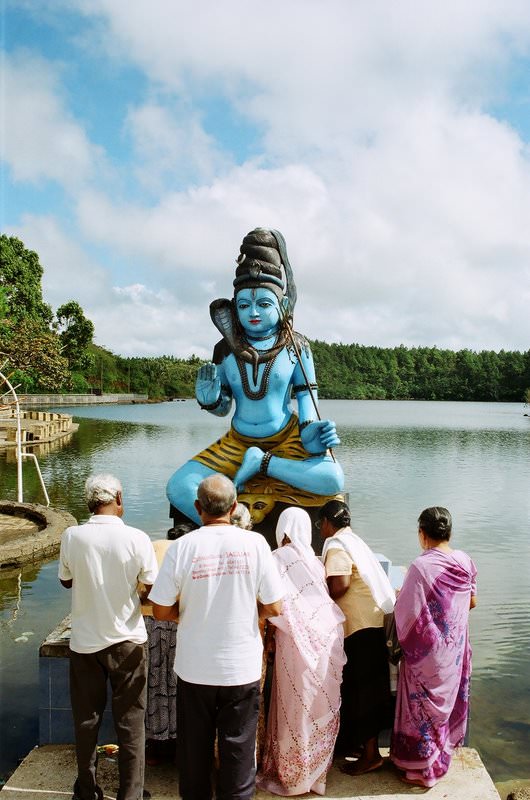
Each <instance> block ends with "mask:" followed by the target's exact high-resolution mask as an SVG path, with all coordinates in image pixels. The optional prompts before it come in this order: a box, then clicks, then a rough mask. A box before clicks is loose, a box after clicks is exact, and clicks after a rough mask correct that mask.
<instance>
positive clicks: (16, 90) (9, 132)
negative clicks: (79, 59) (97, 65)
mask: <svg viewBox="0 0 530 800" xmlns="http://www.w3.org/2000/svg"><path fill="white" fill-rule="evenodd" d="M2 66H3V70H4V75H3V98H2V101H3V103H4V109H3V111H2V117H3V124H4V135H3V136H2V141H3V145H2V151H1V158H2V160H3V161H5V162H6V163H7V164H8V165H9V167H10V169H11V173H12V176H13V179H14V181H17V182H18V181H28V182H31V183H38V182H41V181H44V180H53V181H57V182H58V183H59V184H61V185H62V186H63V187H65V188H68V189H69V190H73V189H74V188H75V187H76V186H78V185H79V184H80V183H81V182H83V181H86V180H87V179H88V178H89V176H90V174H91V170H92V169H93V168H94V166H95V163H96V162H97V161H98V160H99V159H100V158H101V157H102V151H101V150H100V148H98V147H96V146H95V145H93V144H92V143H91V142H90V141H89V139H88V137H87V136H86V134H85V132H84V130H83V129H82V127H81V126H80V125H79V124H78V123H77V122H76V121H75V119H74V118H73V117H72V115H71V114H70V113H69V112H68V109H67V106H66V98H64V97H63V96H62V93H61V86H60V82H59V79H58V75H57V71H56V70H55V69H54V68H53V67H52V66H51V64H50V63H49V62H47V61H45V60H44V59H42V58H40V57H39V56H37V55H35V54H33V53H29V52H26V51H19V52H18V53H16V54H15V55H7V54H4V58H3V65H2Z"/></svg>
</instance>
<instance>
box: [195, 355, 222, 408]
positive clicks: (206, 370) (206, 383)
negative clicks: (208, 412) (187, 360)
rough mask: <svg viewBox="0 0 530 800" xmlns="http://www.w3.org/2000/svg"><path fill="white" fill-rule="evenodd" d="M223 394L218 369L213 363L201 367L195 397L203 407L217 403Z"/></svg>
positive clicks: (196, 382)
mask: <svg viewBox="0 0 530 800" xmlns="http://www.w3.org/2000/svg"><path fill="white" fill-rule="evenodd" d="M220 394H221V378H220V377H219V375H218V371H217V367H216V365H215V364H212V363H211V362H210V363H208V364H204V365H203V366H202V367H199V371H198V372H197V380H196V381H195V396H196V398H197V400H198V401H199V403H201V405H203V406H209V405H210V404H211V403H215V402H217V400H218V399H219V395H220Z"/></svg>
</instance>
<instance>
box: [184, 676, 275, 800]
mask: <svg viewBox="0 0 530 800" xmlns="http://www.w3.org/2000/svg"><path fill="white" fill-rule="evenodd" d="M259 695H260V689H259V681H255V682H254V683H246V684H243V685H242V686H209V685H204V684H200V683H188V682H187V681H183V680H182V678H178V679H177V739H178V762H179V778H180V785H179V789H180V794H181V796H182V799H183V800H211V798H212V768H213V758H214V742H215V735H216V734H217V741H218V748H219V771H218V774H217V781H216V791H215V796H216V800H250V798H251V797H253V795H254V788H255V780H256V727H257V723H258V710H259ZM181 732H182V734H181Z"/></svg>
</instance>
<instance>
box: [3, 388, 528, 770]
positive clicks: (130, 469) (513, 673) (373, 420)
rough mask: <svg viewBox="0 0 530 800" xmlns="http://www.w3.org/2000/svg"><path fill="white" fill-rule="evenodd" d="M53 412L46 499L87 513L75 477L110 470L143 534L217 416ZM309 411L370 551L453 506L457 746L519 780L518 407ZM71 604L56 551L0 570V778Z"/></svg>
mask: <svg viewBox="0 0 530 800" xmlns="http://www.w3.org/2000/svg"><path fill="white" fill-rule="evenodd" d="M62 410H65V411H67V412H68V413H72V414H74V416H75V418H76V421H78V422H80V428H79V431H78V432H77V433H76V434H75V435H74V436H73V438H72V440H71V442H70V443H69V444H67V445H66V446H64V447H62V448H60V449H57V450H54V451H52V452H50V453H49V454H47V455H40V456H39V463H40V465H41V469H42V472H43V476H44V479H45V482H46V486H47V488H48V492H49V495H50V498H51V503H52V505H53V506H56V507H59V508H65V509H67V510H68V511H70V512H71V513H72V514H73V515H74V516H75V517H77V519H79V520H80V521H81V520H84V519H86V517H87V515H88V514H87V511H86V508H85V505H84V501H83V496H82V492H83V484H84V481H85V479H86V477H87V476H88V475H89V474H90V473H93V472H103V471H104V472H113V473H115V474H117V475H118V476H119V477H120V478H121V480H122V481H123V484H124V502H125V516H126V520H127V521H128V522H130V524H132V525H135V526H137V527H139V528H143V529H144V530H146V531H148V532H149V533H150V534H151V535H152V538H160V537H163V536H165V532H166V530H167V528H168V526H169V519H168V503H167V501H166V498H165V494H164V488H165V484H166V481H167V479H168V477H169V476H170V475H171V473H172V472H173V471H174V469H175V468H176V467H177V466H179V465H181V464H182V463H183V462H184V461H186V460H187V459H188V458H189V457H190V456H192V455H194V454H195V453H196V452H198V451H199V450H200V449H202V448H203V447H204V446H205V445H206V444H209V443H210V442H211V441H213V440H214V439H216V438H218V436H219V435H220V434H221V433H222V432H224V430H225V429H226V426H227V420H226V419H224V420H223V419H217V418H215V417H213V416H212V415H210V414H207V413H206V412H203V411H200V409H199V408H198V407H197V405H196V403H195V402H194V401H185V402H174V403H162V404H158V405H142V406H109V407H106V406H95V407H83V408H72V409H62ZM321 410H322V414H323V416H325V417H331V418H332V419H334V420H335V421H336V422H337V426H338V430H339V435H340V437H341V439H342V445H341V446H340V448H337V449H336V457H337V459H338V460H339V461H340V463H341V464H342V466H343V469H344V473H345V477H346V487H347V490H348V491H349V493H350V505H351V508H352V513H353V527H354V529H355V530H356V532H357V533H359V534H360V535H361V536H362V537H363V538H364V539H365V540H366V541H367V542H368V543H369V544H370V546H371V547H372V548H373V549H374V550H376V551H379V552H383V553H385V554H386V555H387V556H388V557H389V558H390V559H391V560H392V561H393V562H394V563H395V564H408V563H410V561H411V560H412V559H413V558H415V556H416V555H417V554H418V552H419V551H418V543H417V533H416V531H417V524H416V520H417V517H418V514H419V512H420V511H421V510H422V509H423V508H425V507H427V506H430V505H443V506H446V507H447V508H449V510H450V511H451V513H452V515H453V539H452V543H453V544H454V545H455V546H456V547H459V548H461V549H464V550H466V551H467V552H468V553H469V554H470V555H471V556H472V557H473V559H474V561H475V563H476V565H477V567H478V573H479V586H478V600H479V602H478V606H477V608H476V609H475V610H474V611H473V612H472V613H471V615H470V619H471V622H470V628H471V640H472V645H473V681H472V701H471V721H470V742H469V743H470V745H471V746H473V747H476V748H477V749H478V750H479V752H480V753H481V755H482V757H483V759H484V761H485V763H486V766H487V768H488V769H489V771H490V773H491V775H492V776H493V778H494V779H495V780H496V781H502V780H508V779H511V778H529V777H530V759H529V756H528V753H529V752H530V668H529V657H530V535H529V533H530V417H525V416H524V415H523V408H522V406H521V405H518V404H511V403H498V404H489V403H433V402H385V401H340V400H336V401H323V402H322V403H321ZM24 477H25V491H24V500H25V501H26V502H43V499H42V496H41V494H40V488H39V485H38V481H37V479H36V476H35V470H34V467H33V466H32V465H31V464H30V463H26V464H25V466H24ZM0 497H2V499H13V500H14V499H16V474H15V464H14V462H13V460H12V456H6V455H5V454H0ZM69 602H70V598H69V593H68V592H67V591H66V590H64V589H62V588H61V587H60V585H59V583H58V580H57V562H56V561H51V562H47V563H43V564H40V565H38V566H32V567H28V568H26V569H24V570H22V571H21V572H15V573H11V574H9V575H4V576H0V648H1V654H2V658H1V665H0V692H1V709H0V726H1V727H0V730H1V731H2V736H1V737H0V738H1V745H0V746H1V752H0V774H5V773H6V772H7V771H9V770H11V769H13V768H14V766H15V765H16V763H17V759H18V758H20V757H23V756H24V755H26V753H27V752H28V751H29V750H30V749H31V747H32V746H33V745H34V744H35V743H36V742H37V740H38V647H39V644H40V642H41V641H42V640H43V639H44V638H45V637H46V635H47V634H48V633H49V632H50V631H51V630H52V629H53V628H54V627H55V625H56V624H57V623H58V622H59V621H60V620H61V619H62V618H63V617H64V616H65V615H66V614H67V613H68V612H69ZM17 639H18V640H19V641H17Z"/></svg>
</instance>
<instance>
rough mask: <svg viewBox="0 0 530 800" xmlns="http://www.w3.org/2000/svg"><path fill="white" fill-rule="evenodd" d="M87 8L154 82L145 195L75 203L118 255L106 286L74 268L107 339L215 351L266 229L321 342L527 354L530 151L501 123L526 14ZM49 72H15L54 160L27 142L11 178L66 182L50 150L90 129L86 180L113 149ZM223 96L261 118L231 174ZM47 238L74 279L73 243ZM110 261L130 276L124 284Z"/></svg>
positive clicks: (141, 107)
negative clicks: (251, 249) (221, 137)
mask: <svg viewBox="0 0 530 800" xmlns="http://www.w3.org/2000/svg"><path fill="white" fill-rule="evenodd" d="M73 6H74V4H72V6H71V7H73ZM78 7H79V8H81V10H82V11H83V13H84V14H85V15H86V20H89V19H90V20H92V21H96V22H97V26H98V33H99V34H101V36H100V37H99V39H98V42H97V43H96V40H95V38H94V39H93V41H91V39H90V36H89V35H88V33H89V31H90V26H89V25H88V26H87V27H86V28H85V29H84V30H83V31H82V34H83V42H84V46H85V47H87V46H92V47H102V48H103V49H104V50H105V49H106V52H107V56H108V57H109V58H113V59H115V60H116V61H117V62H122V63H128V64H129V63H133V64H134V65H136V66H137V67H139V68H140V69H141V70H142V71H143V73H144V77H145V78H146V85H147V87H148V89H147V99H146V97H145V96H138V98H137V102H136V103H135V104H134V105H131V106H130V108H129V112H128V116H127V117H126V119H124V121H123V125H124V130H125V131H126V133H127V135H128V136H129V137H130V140H131V141H132V142H133V144H134V150H135V155H136V158H135V160H134V162H130V163H127V164H126V165H125V169H124V172H125V170H127V173H128V174H133V175H135V177H136V180H137V181H138V182H139V185H140V187H144V188H145V189H146V190H148V191H149V193H150V195H149V197H148V198H147V199H146V201H145V203H143V204H140V203H138V202H137V201H134V202H133V201H130V202H129V203H128V204H124V203H123V202H121V201H118V200H116V199H115V193H111V192H108V191H106V190H105V188H103V187H102V184H101V181H99V182H98V180H97V176H96V179H95V180H93V181H92V182H91V185H90V187H88V186H87V185H79V186H77V187H76V191H75V196H74V203H73V205H72V209H73V213H74V214H75V222H76V224H77V225H78V226H79V231H78V233H75V232H74V231H72V232H71V234H70V236H71V237H74V236H78V239H77V242H74V241H73V239H70V246H71V247H76V248H77V249H78V252H79V253H83V252H84V248H85V244H84V243H85V242H90V243H91V244H96V245H97V246H98V247H99V248H100V250H101V252H107V254H108V255H107V258H106V262H105V263H106V264H108V265H109V266H108V268H107V267H105V269H103V267H100V269H101V270H103V272H102V277H101V280H99V279H97V280H95V281H91V286H90V287H89V288H88V287H87V288H85V287H83V285H82V284H83V279H84V278H83V274H79V282H80V284H79V286H80V290H82V291H84V292H86V293H87V298H89V303H90V305H91V307H93V309H94V313H96V314H97V315H98V316H97V335H98V340H99V341H100V342H101V343H102V344H106V345H107V346H109V347H110V348H111V349H113V350H116V351H117V352H123V353H129V354H131V353H134V352H138V353H140V352H166V353H171V352H173V353H175V354H177V355H188V354H190V353H192V352H197V353H199V354H201V355H202V354H205V353H207V352H209V350H210V348H211V345H212V344H213V342H214V341H215V338H216V332H215V329H214V328H213V325H212V324H211V323H210V320H209V316H208V310H207V307H208V304H209V302H210V301H211V300H212V299H214V298H215V297H219V296H227V295H228V296H229V295H230V294H231V287H232V280H233V275H234V268H235V265H234V259H235V257H236V255H237V252H238V248H239V244H240V242H241V239H242V237H243V236H244V234H245V233H246V232H247V231H248V230H250V229H251V228H253V227H255V226H257V225H264V226H269V227H276V228H279V229H280V230H281V231H282V232H283V233H284V235H285V237H286V240H287V246H288V252H289V255H290V258H291V262H292V264H293V269H294V274H295V278H296V282H297V285H298V291H299V303H298V306H297V310H296V315H295V323H296V327H297V328H298V329H299V330H301V331H302V332H304V333H306V334H307V335H309V336H311V337H314V338H321V339H326V340H334V341H343V342H352V341H359V342H363V343H365V344H379V345H382V346H385V345H396V344H399V343H401V342H403V343H404V344H408V345H413V344H414V345H421V344H436V345H438V346H440V347H444V346H450V347H455V348H459V347H473V348H476V349H480V348H482V347H488V348H492V349H500V348H501V347H504V348H507V349H508V348H518V349H527V348H528V342H529V341H530V315H528V312H527V308H528V301H529V300H530V296H529V291H530V290H529V288H528V287H529V286H530V280H529V279H530V267H529V266H528V265H530V229H529V226H528V224H527V220H528V218H529V216H530V181H529V178H530V174H529V168H530V165H529V150H528V143H526V142H524V141H523V140H522V139H521V137H520V135H519V134H517V133H516V132H515V131H514V129H511V128H510V127H509V125H508V124H507V123H506V122H503V121H501V120H499V119H495V118H494V117H493V116H492V114H491V113H488V112H487V110H486V109H487V107H488V104H489V103H490V102H492V101H493V100H496V99H498V98H499V97H502V92H503V91H504V87H505V82H506V79H507V76H508V73H509V69H510V65H511V63H512V61H513V59H514V58H516V57H525V56H526V57H528V54H529V52H530V17H529V15H528V8H527V4H526V2H523V0H506V2H502V3H501V2H485V1H481V0H470V2H469V3H467V4H465V6H462V5H461V4H457V3H456V0H455V1H454V2H448V3H446V4H443V5H438V6H436V7H434V6H433V5H432V4H430V5H425V4H420V3H418V2H414V0H409V1H408V2H403V3H400V4H398V5H395V6H392V5H389V4H388V3H386V2H385V3H383V2H378V1H377V0H376V2H374V3H372V4H370V5H369V6H366V5H362V4H352V3H351V2H349V0H348V1H347V2H346V0H331V2H330V3H327V4H326V5H325V7H324V6H323V4H322V3H321V2H317V0H304V2H302V1H301V0H292V2H289V3H280V2H279V0H272V2H271V4H270V5H269V6H268V7H267V15H266V18H265V17H264V16H263V15H260V14H258V13H257V12H258V10H259V7H258V6H257V4H255V3H248V2H245V3H243V2H242V0H241V2H240V1H239V0H237V1H236V0H227V3H223V4H218V3H213V2H204V3H200V4H195V5H194V6H193V5H192V6H187V7H186V9H185V13H183V10H182V8H181V7H180V6H178V5H176V4H175V3H173V2H169V1H168V2H163V1H162V0H159V2H153V3H151V4H149V7H148V6H147V5H145V4H141V3H133V4H131V3H129V2H125V1H124V0H112V2H111V1H110V0H91V2H86V1H85V0H79V2H78ZM44 67H45V68H44V69H42V70H41V73H42V75H41V76H40V78H39V79H38V80H37V82H36V83H35V79H32V80H33V82H32V81H30V77H29V76H30V73H32V71H33V70H32V69H30V68H29V67H28V68H27V70H25V68H24V62H23V60H22V61H20V62H19V63H18V66H17V70H18V71H15V72H14V73H13V75H14V76H15V77H14V79H12V78H10V80H14V81H15V83H14V86H15V87H16V88H20V90H21V94H22V95H23V96H24V97H25V98H26V99H29V100H30V101H31V99H32V97H33V94H32V92H34V91H37V90H38V91H37V97H38V98H41V99H42V98H44V99H45V100H46V101H47V102H48V109H51V110H49V113H48V116H46V114H45V115H44V119H45V120H49V124H48V127H47V128H46V126H45V134H46V131H48V133H47V134H46V135H45V137H44V142H45V145H46V143H48V144H47V145H46V146H45V147H44V149H43V154H44V155H43V157H42V158H41V159H40V160H39V159H38V158H37V157H36V156H35V153H34V152H33V151H32V150H31V148H29V152H30V154H31V153H32V152H33V155H34V156H35V158H34V160H33V161H32V159H31V158H30V159H29V162H28V165H27V166H26V165H25V162H24V159H23V157H22V155H21V154H22V153H23V148H21V149H20V150H17V151H16V153H15V156H11V159H10V160H11V163H12V164H13V165H14V166H13V170H16V169H18V170H19V172H18V173H15V174H19V175H23V174H24V169H27V170H28V174H32V175H33V176H36V177H38V176H52V177H53V175H52V172H51V171H52V167H51V166H50V165H49V164H48V162H49V160H50V159H49V153H50V147H51V145H50V144H49V142H50V141H51V142H52V143H53V141H54V132H55V130H59V131H62V130H64V129H66V130H70V128H69V127H68V126H69V125H70V126H73V128H72V130H74V131H77V134H78V139H76V138H75V136H73V139H74V140H75V141H77V142H78V143H80V144H79V147H78V153H80V154H81V156H83V154H84V156H83V157H81V156H79V158H78V161H75V160H74V161H73V163H72V164H71V165H70V166H71V170H70V172H71V175H72V176H74V182H75V181H77V182H78V184H79V181H80V180H81V178H86V175H87V165H89V164H91V163H94V160H95V159H96V158H97V150H95V149H94V148H93V147H92V145H91V144H90V142H89V141H88V139H87V137H86V134H84V133H83V131H82V130H81V129H80V128H79V126H77V124H76V123H75V122H74V121H73V120H72V119H71V117H69V115H68V110H67V107H66V104H65V102H64V101H63V100H62V99H61V94H60V92H59V88H58V85H57V83H56V82H54V81H55V79H54V77H53V76H54V73H53V71H52V72H50V70H49V68H46V65H44ZM20 76H22V77H23V79H22V78H21V77H20ZM35 86H36V87H37V89H35ZM212 96H221V97H222V99H223V102H224V103H225V104H226V102H228V104H231V105H232V108H233V109H234V114H236V115H239V116H240V117H246V118H247V119H248V120H249V121H250V123H255V124H256V125H257V126H258V127H257V129H256V130H259V132H260V135H261V136H262V146H261V148H257V149H258V151H259V154H258V155H257V156H256V157H255V158H254V159H253V160H248V161H247V162H246V163H243V164H241V165H239V166H235V165H234V163H231V158H230V156H227V154H226V153H225V152H224V151H223V148H222V146H221V145H220V144H219V142H218V141H216V139H215V137H214V133H215V131H211V132H209V133H206V131H205V129H204V127H203V124H202V119H203V117H202V113H203V112H204V110H205V109H206V108H207V106H208V102H209V98H210V97H212ZM20 103H21V104H22V100H21V101H20ZM42 103H43V104H44V105H46V103H45V102H44V100H42ZM54 103H55V105H54ZM20 113H22V112H20ZM65 125H66V128H65ZM16 130H17V129H16ZM72 135H73V134H72ZM32 141H33V140H32ZM83 143H84V147H83V146H81V145H82V144H83ZM26 149H28V148H26ZM235 149H236V148H234V150H235ZM74 150H75V148H74ZM76 152H77V151H76ZM95 154H96V155H95ZM52 160H53V159H52ZM234 160H235V161H236V160H237V159H234ZM53 169H58V167H53ZM65 169H66V167H65ZM46 170H48V171H46ZM56 179H57V180H62V181H64V182H66V180H67V178H66V177H64V176H63V177H56ZM137 196H138V192H136V193H135V194H134V197H137ZM30 227H31V226H28V232H29V235H30V238H31V237H32V241H34V240H35V239H36V238H38V237H39V236H40V240H41V241H42V242H43V246H44V247H45V248H48V252H50V253H51V262H52V263H54V264H57V265H59V266H56V267H53V269H56V270H57V272H58V274H59V272H60V271H61V266H60V265H61V264H63V263H65V262H66V259H65V257H64V254H61V252H60V251H61V248H60V247H59V246H57V248H56V251H55V252H54V251H53V248H52V246H51V244H50V242H49V241H48V240H47V239H46V237H45V236H44V234H43V232H42V230H41V228H42V226H41V228H39V227H38V226H37V227H36V228H35V229H34V230H33V229H31V230H30ZM39 231H40V233H39ZM51 232H52V233H53V227H52V229H51ZM50 236H51V233H50ZM59 238H60V237H59ZM31 246H34V247H35V249H38V248H37V247H36V246H35V245H31ZM86 258H87V259H88V260H89V261H91V262H92V261H93V258H94V257H88V256H86ZM114 261H117V262H119V263H120V264H122V265H123V264H125V265H127V267H128V269H127V276H126V278H125V279H124V278H123V275H121V273H120V274H118V273H116V271H115V270H114V272H112V269H113V268H112V263H113V262H114ZM48 262H50V259H48ZM80 262H82V258H81V259H80ZM107 269H108V272H106V270H107ZM122 271H123V270H122ZM86 274H88V273H87V272H86V271H84V275H86ZM124 284H126V285H124ZM95 287H98V289H100V290H101V295H102V296H101V297H100V305H99V306H98V305H97V304H95V303H93V301H92V299H90V293H91V292H92V293H93V292H94V290H95ZM109 298H111V300H110V299H109ZM80 302H81V303H82V304H83V301H82V299H81V300H80ZM120 320H121V321H120ZM106 337H108V338H106Z"/></svg>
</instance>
